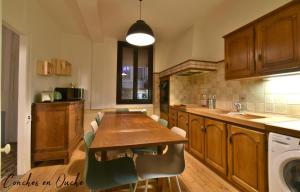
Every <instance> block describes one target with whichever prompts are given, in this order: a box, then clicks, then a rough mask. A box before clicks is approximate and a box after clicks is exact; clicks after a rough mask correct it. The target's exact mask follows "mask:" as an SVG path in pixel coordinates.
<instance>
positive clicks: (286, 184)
mask: <svg viewBox="0 0 300 192" xmlns="http://www.w3.org/2000/svg"><path fill="white" fill-rule="evenodd" d="M268 161H269V163H268V164H269V191H270V192H289V191H290V192H300V139H299V138H294V137H290V136H286V135H281V134H277V133H270V134H269V151H268Z"/></svg>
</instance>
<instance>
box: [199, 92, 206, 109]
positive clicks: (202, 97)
mask: <svg viewBox="0 0 300 192" xmlns="http://www.w3.org/2000/svg"><path fill="white" fill-rule="evenodd" d="M200 102H201V106H202V107H207V95H206V94H202V95H201V100H200Z"/></svg>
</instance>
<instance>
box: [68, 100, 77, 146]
mask: <svg viewBox="0 0 300 192" xmlns="http://www.w3.org/2000/svg"><path fill="white" fill-rule="evenodd" d="M77 118H78V114H77V104H72V105H70V106H69V146H70V145H71V146H72V145H73V144H74V143H75V142H76V138H77V134H78V131H77V130H78V125H77Z"/></svg>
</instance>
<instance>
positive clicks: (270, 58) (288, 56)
mask: <svg viewBox="0 0 300 192" xmlns="http://www.w3.org/2000/svg"><path fill="white" fill-rule="evenodd" d="M255 30H256V39H255V40H256V42H255V44H256V47H255V48H256V66H257V72H258V73H259V74H261V75H268V74H274V73H280V72H291V71H295V70H299V69H300V5H299V3H298V4H296V5H294V6H291V7H288V8H286V9H283V10H281V11H279V12H277V13H275V14H273V15H271V16H269V17H267V18H265V19H263V20H262V21H260V22H258V23H257V24H256V26H255Z"/></svg>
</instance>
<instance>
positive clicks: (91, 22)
mask: <svg viewBox="0 0 300 192" xmlns="http://www.w3.org/2000/svg"><path fill="white" fill-rule="evenodd" d="M77 3H78V7H79V9H80V12H81V15H82V18H83V20H84V22H85V25H86V27H87V30H88V33H89V36H90V38H91V39H92V40H93V41H95V42H103V32H102V28H101V19H100V13H99V9H98V0H88V1H87V0H77Z"/></svg>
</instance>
